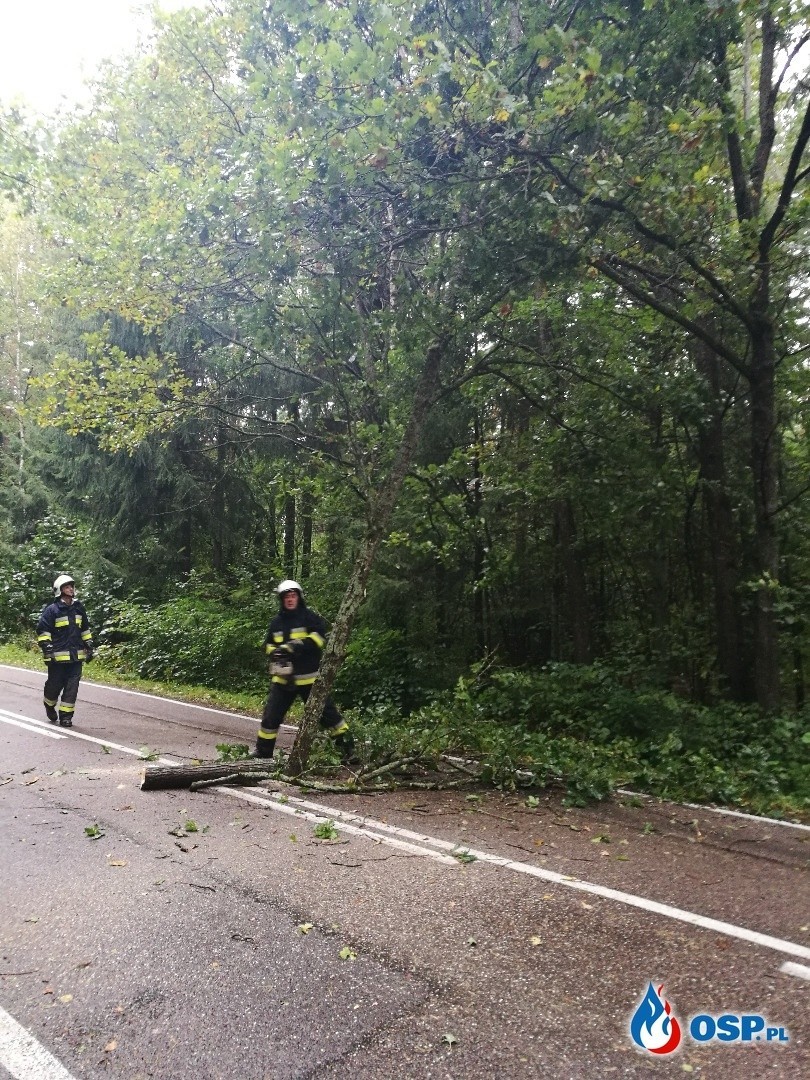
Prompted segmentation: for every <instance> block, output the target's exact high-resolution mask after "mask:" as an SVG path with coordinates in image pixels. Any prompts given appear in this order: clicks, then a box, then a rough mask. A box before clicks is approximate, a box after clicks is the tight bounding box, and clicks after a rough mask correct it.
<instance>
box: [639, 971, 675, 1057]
mask: <svg viewBox="0 0 810 1080" xmlns="http://www.w3.org/2000/svg"><path fill="white" fill-rule="evenodd" d="M663 989H664V984H663V983H661V985H660V986H659V987H658V990H657V991H656V989H655V987H654V986H653V984H652V983H650V984H649V985H648V986H647V993H646V994H645V995H644V997H643V998H642V999H641V1001H640V1002H639V1005H638V1008H637V1009H636V1011H635V1012H634V1013H633V1015H632V1017H631V1019H630V1034H631V1036H632V1037H633V1042H634V1043H635V1044H636V1045H637V1046H640V1047H641V1048H642V1049H643V1050H649V1052H650V1053H651V1054H671V1053H672V1051H673V1050H675V1049H676V1048H677V1047H678V1045H679V1043H680V1041H681V1026H680V1024H679V1023H678V1021H677V1020H676V1019H675V1017H674V1016H673V1015H672V1007H671V1006H670V1004H669V1002H668V1001H667V1000H666V999H665V998H663V997H661V991H662V990H663Z"/></svg>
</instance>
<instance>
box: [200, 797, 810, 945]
mask: <svg viewBox="0 0 810 1080" xmlns="http://www.w3.org/2000/svg"><path fill="white" fill-rule="evenodd" d="M217 791H222V792H226V793H227V794H229V795H232V796H236V797H238V798H248V801H250V802H256V803H259V804H263V805H265V806H273V809H281V810H283V811H284V812H285V813H290V810H291V808H292V810H293V812H294V809H295V807H300V808H301V809H302V810H304V811H310V812H312V813H313V814H315V815H317V816H318V819H319V820H322V821H332V822H334V825H335V828H336V829H344V830H345V831H347V832H348V831H351V832H353V833H358V832H359V833H360V835H363V834H364V833H365V834H366V835H368V834H369V833H371V834H372V835H374V834H376V838H377V839H378V840H381V839H382V837H381V836H380V835H379V834H383V835H385V834H388V835H389V836H390V837H399V838H401V839H403V840H405V841H407V842H410V843H412V844H413V843H415V844H417V845H418V844H427V845H429V846H430V847H434V848H438V849H439V850H440V851H449V852H453V851H455V852H467V853H468V854H469V855H472V856H474V858H475V860H476V861H477V862H485V863H490V864H491V865H493V866H500V867H502V868H503V869H505V870H512V871H514V872H515V873H518V874H527V875H528V876H529V877H536V878H540V879H541V880H542V881H550V882H553V883H554V884H556V885H564V886H565V887H566V888H567V889H575V890H577V891H578V892H585V893H590V894H591V895H592V896H601V897H602V898H603V899H605V900H615V901H618V902H619V903H620V904H627V905H628V906H630V907H636V908H640V909H641V910H642V911H649V912H652V913H653V914H656V915H663V916H665V917H666V918H668V919H675V920H677V921H678V922H684V923H688V924H690V925H691V926H699V927H701V928H702V929H704V930H711V931H713V932H714V933H719V934H724V935H725V936H726V937H732V938H738V939H739V940H741V941H747V942H749V943H750V944H752V945H760V946H762V947H763V948H766V949H773V950H774V951H776V952H782V953H787V954H788V955H789V956H795V957H797V958H799V959H804V960H810V948H807V947H806V946H804V945H798V944H796V943H795V942H793V941H785V940H783V939H782V938H777V937H772V936H771V935H770V934H761V933H759V931H757V930H749V929H748V928H747V927H744V926H736V925H734V923H727V922H721V921H720V920H719V919H710V918H708V917H707V916H705V915H698V914H697V913H696V912H693V911H686V910H684V909H683V908H676V907H673V906H672V905H671V904H662V903H659V902H658V901H657V900H647V899H646V898H645V897H643V896H636V895H635V894H633V893H626V892H620V891H619V890H618V889H610V888H607V887H606V886H604V885H596V884H593V883H592V882H589V881H582V880H580V879H579V878H574V877H570V876H568V875H566V874H559V873H557V872H556V871H555V870H545V869H543V868H541V867H539V866H532V865H530V864H529V863H521V862H516V861H515V860H513V859H506V858H504V857H502V856H500V855H490V854H489V852H487V851H479V850H478V849H476V848H471V847H468V846H467V845H466V844H458V843H456V844H454V843H452V842H451V841H449V840H440V839H438V838H437V837H434V836H428V835H427V834H425V833H417V832H413V831H412V830H410V829H402V828H400V827H399V826H397V825H388V824H387V823H386V822H383V821H375V820H374V819H373V818H366V817H363V816H362V815H361V814H354V813H352V812H351V811H350V810H338V809H337V808H332V807H329V806H324V805H322V804H321V803H314V802H310V801H309V800H307V799H298V798H295V797H294V796H292V795H281V794H279V793H277V792H268V793H267V794H268V798H267V799H262V798H261V797H260V796H258V795H250V796H248V793H247V792H238V791H234V790H232V789H230V788H226V787H217ZM282 798H283V799H284V800H285V802H284V803H279V800H280V799H282ZM273 804H275V805H273ZM348 823H356V824H352V827H351V830H349V828H348V827H347V825H348ZM417 850H418V848H417ZM422 854H425V849H424V848H423V849H422ZM451 861H452V862H454V863H455V862H456V859H454V858H452V856H451Z"/></svg>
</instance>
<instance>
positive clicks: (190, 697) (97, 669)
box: [0, 643, 264, 717]
mask: <svg viewBox="0 0 810 1080" xmlns="http://www.w3.org/2000/svg"><path fill="white" fill-rule="evenodd" d="M0 664H11V665H12V667H21V668H28V669H30V670H34V671H40V672H42V677H43V679H44V678H45V665H44V664H43V662H42V656H41V655H40V651H39V649H38V648H37V647H36V646H33V647H31V648H25V647H24V646H22V645H18V644H15V643H6V644H0ZM84 678H85V679H87V680H88V681H90V682H100V683H104V684H105V685H107V686H117V687H120V688H121V689H124V690H139V691H140V692H141V693H144V694H155V695H156V696H157V697H165V698H174V699H176V700H177V701H187V702H188V703H189V704H191V705H208V706H210V707H211V708H214V709H224V710H225V711H227V712H234V713H240V714H243V715H247V716H257V717H258V716H260V715H261V711H262V706H263V704H264V698H263V696H262V695H261V694H252V693H244V692H231V691H227V690H213V689H211V687H208V686H191V685H186V684H184V683H176V682H161V681H158V680H155V679H142V678H140V677H139V676H137V675H130V674H128V673H127V672H123V671H121V670H120V668H118V667H112V666H111V665H110V664H109V663H105V659H104V652H103V647H102V649H100V650H99V651H98V652H97V653H96V655H95V657H94V658H93V661H92V663H90V664H89V665H88V666H87V667H86V668H85V671H84Z"/></svg>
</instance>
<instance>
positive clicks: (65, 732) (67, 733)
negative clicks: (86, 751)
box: [0, 709, 182, 766]
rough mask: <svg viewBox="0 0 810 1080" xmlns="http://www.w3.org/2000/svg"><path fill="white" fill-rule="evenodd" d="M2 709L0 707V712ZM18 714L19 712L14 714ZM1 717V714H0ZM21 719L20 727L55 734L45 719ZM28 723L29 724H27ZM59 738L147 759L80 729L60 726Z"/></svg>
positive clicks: (166, 762)
mask: <svg viewBox="0 0 810 1080" xmlns="http://www.w3.org/2000/svg"><path fill="white" fill-rule="evenodd" d="M2 712H3V710H2V709H0V714H2ZM15 715H19V714H15ZM0 719H2V715H0ZM20 719H21V720H25V721H26V722H27V723H26V725H23V724H20V727H23V726H26V727H27V729H28V730H29V731H31V730H32V727H33V729H34V730H36V731H37V732H38V733H39V732H40V731H41V732H42V734H43V735H54V734H57V733H55V732H53V731H49V730H48V725H47V722H46V721H45V720H36V719H34V717H32V716H20ZM29 725H30V726H29ZM57 737H58V738H60V739H81V740H82V741H83V742H91V743H96V745H97V746H107V747H109V749H110V750H120V751H121V753H122V754H132V755H133V756H134V757H137V758H140V759H141V761H148V760H150V759H149V758H145V757H144V756H143V754H142V753H141V751H140V750H134V749H133V748H132V747H131V746H122V745H121V744H120V743H114V742H110V740H109V739H98V738H96V736H95V735H85V734H84V732H82V731H76V730H75V729H74V728H72V727H71V728H62V729H61V730H60V731H59V732H58V735H57ZM153 760H155V761H159V762H160V764H161V765H173V766H180V765H181V764H182V762H180V761H173V760H172V759H171V758H165V757H158V758H154V759H153Z"/></svg>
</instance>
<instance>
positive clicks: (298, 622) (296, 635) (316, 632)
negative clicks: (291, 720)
mask: <svg viewBox="0 0 810 1080" xmlns="http://www.w3.org/2000/svg"><path fill="white" fill-rule="evenodd" d="M288 643H289V644H291V645H292V646H293V654H292V660H293V673H292V676H290V677H289V678H285V677H284V676H281V675H274V676H273V682H274V683H281V684H282V685H288V684H289V683H290V682H292V683H293V684H294V685H295V686H311V685H312V683H314V682H315V679H316V678H317V675H318V666H319V665H320V662H321V653H322V652H323V647H324V645H325V644H326V623H325V622H324V620H323V618H322V617H321V616H320V615H319V614H318V613H317V611H312V610H311V609H310V608H308V607H307V606H306V604H304V603H303V601H302V602H300V603H299V605H298V607H297V608H296V609H295V610H294V611H287V610H286V609H282V610H281V611H280V612H279V614H278V615H276V617H275V618H274V619H272V620H271V622H270V626H269V627H268V628H267V636H266V637H265V639H264V649H265V652H266V653H267V655H268V656H269V655H270V653H272V652H273V650H274V649H277V648H278V647H279V645H286V644H288Z"/></svg>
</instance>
